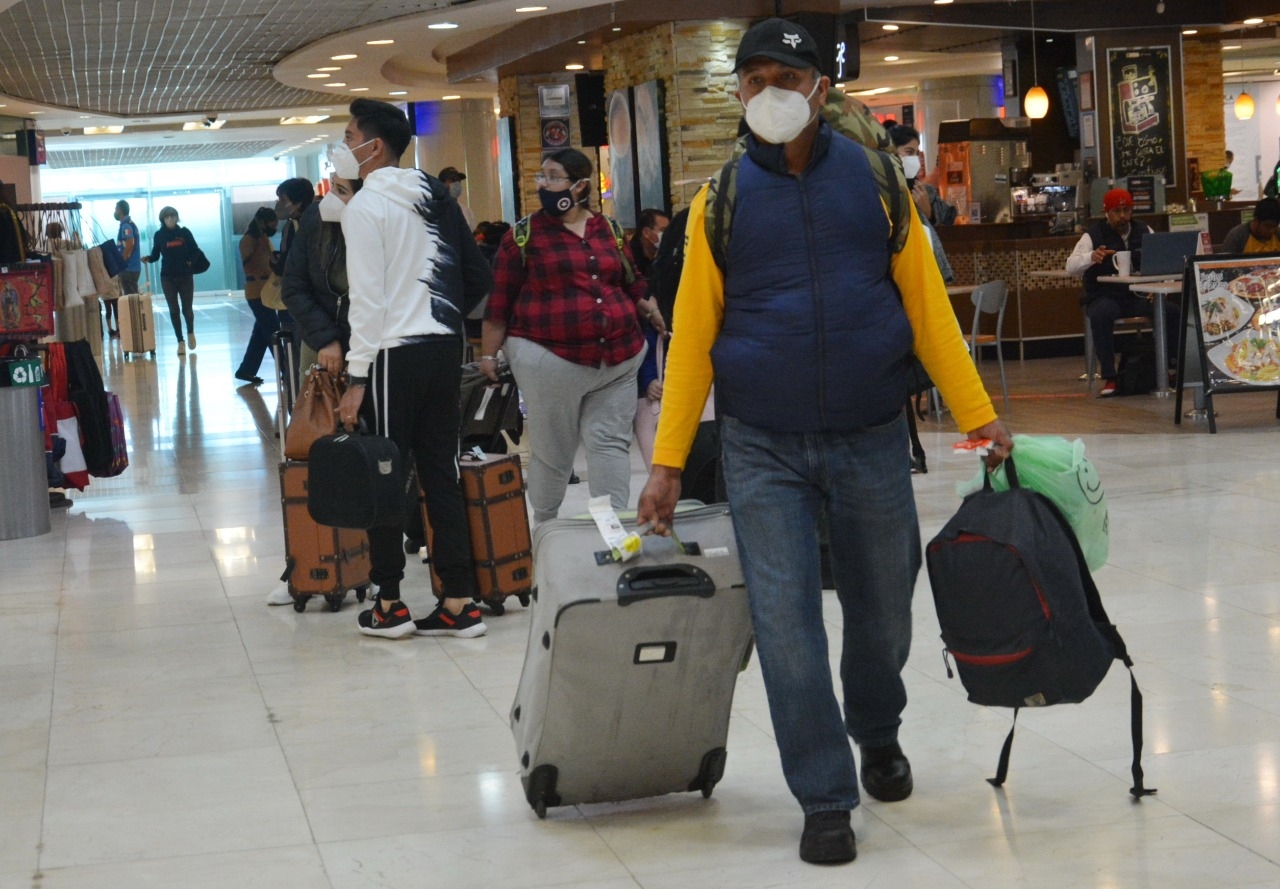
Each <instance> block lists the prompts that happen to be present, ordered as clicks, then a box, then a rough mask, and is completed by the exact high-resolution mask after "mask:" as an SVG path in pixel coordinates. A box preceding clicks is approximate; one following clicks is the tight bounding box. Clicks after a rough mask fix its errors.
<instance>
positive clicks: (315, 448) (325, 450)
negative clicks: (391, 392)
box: [307, 431, 410, 529]
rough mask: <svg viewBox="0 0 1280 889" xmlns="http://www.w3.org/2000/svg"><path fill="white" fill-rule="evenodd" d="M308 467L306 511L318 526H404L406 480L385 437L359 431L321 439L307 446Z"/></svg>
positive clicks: (393, 447)
mask: <svg viewBox="0 0 1280 889" xmlns="http://www.w3.org/2000/svg"><path fill="white" fill-rule="evenodd" d="M308 464H309V466H308V470H309V472H308V480H307V512H309V513H310V514H311V518H312V519H314V520H315V521H316V522H318V523H319V524H321V525H331V526H333V527H336V528H365V529H368V528H374V527H384V526H387V525H401V524H403V523H404V519H405V502H406V498H407V491H408V485H409V481H410V477H409V473H408V472H406V470H405V465H404V459H403V458H402V457H401V455H400V449H399V448H398V447H396V445H395V442H393V441H392V440H391V439H389V438H383V437H382V436H380V435H370V434H368V433H366V432H364V431H360V432H339V433H338V434H337V435H326V436H323V437H322V438H318V439H316V441H315V443H314V444H312V445H311V452H310V455H309V458H308Z"/></svg>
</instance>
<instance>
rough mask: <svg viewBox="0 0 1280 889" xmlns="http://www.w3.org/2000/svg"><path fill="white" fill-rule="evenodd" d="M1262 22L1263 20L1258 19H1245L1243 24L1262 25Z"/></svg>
mask: <svg viewBox="0 0 1280 889" xmlns="http://www.w3.org/2000/svg"><path fill="white" fill-rule="evenodd" d="M1263 21H1264V19H1260V18H1251V19H1245V20H1244V23H1245V24H1246V25H1260V24H1262V23H1263Z"/></svg>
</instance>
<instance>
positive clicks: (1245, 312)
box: [1192, 256, 1280, 391]
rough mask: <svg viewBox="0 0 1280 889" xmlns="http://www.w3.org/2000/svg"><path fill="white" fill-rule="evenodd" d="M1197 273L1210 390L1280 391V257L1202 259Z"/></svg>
mask: <svg viewBox="0 0 1280 889" xmlns="http://www.w3.org/2000/svg"><path fill="white" fill-rule="evenodd" d="M1192 274H1193V276H1194V278H1195V280H1194V285H1195V287H1194V293H1195V300H1196V308H1197V309H1198V312H1197V313H1196V316H1195V317H1196V320H1197V325H1196V327H1197V335H1198V338H1199V346H1200V349H1201V351H1202V355H1203V356H1204V368H1205V371H1206V373H1207V379H1206V381H1205V382H1206V384H1207V386H1208V388H1209V389H1211V390H1218V391H1231V390H1241V389H1257V388H1280V256H1257V257H1240V256H1237V257H1232V258H1230V259H1227V258H1224V259H1209V258H1207V257H1206V258H1203V259H1200V258H1197V260H1196V261H1195V262H1194V263H1193V266H1192Z"/></svg>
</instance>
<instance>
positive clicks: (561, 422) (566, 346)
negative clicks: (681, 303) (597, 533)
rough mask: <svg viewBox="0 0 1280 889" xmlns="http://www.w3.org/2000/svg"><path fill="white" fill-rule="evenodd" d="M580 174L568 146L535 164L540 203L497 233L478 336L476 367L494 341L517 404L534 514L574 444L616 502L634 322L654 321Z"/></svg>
mask: <svg viewBox="0 0 1280 889" xmlns="http://www.w3.org/2000/svg"><path fill="white" fill-rule="evenodd" d="M592 175H593V171H592V167H591V161H589V160H588V159H587V156H586V155H584V154H583V153H582V152H580V151H578V150H577V149H574V148H564V149H561V150H559V151H554V152H552V153H551V154H549V155H547V157H546V159H545V160H544V161H543V162H542V171H541V172H540V173H538V175H537V177H536V181H537V184H538V198H539V200H540V201H541V203H542V209H541V210H540V211H539V212H537V213H534V214H533V215H532V216H530V217H528V218H527V219H524V220H521V221H520V222H519V223H517V224H516V227H515V228H514V229H512V230H511V232H509V233H508V234H507V235H506V236H504V237H503V239H502V246H500V247H499V248H498V257H497V260H496V262H495V264H494V281H493V293H492V294H491V295H490V297H489V307H488V309H487V310H486V313H485V320H484V325H483V334H482V337H481V348H482V351H483V353H484V354H482V355H481V356H480V369H481V370H482V371H483V372H484V373H485V375H486V376H488V377H489V378H490V379H491V380H494V381H495V382H496V381H497V379H498V360H497V355H498V350H499V349H502V350H504V351H505V352H506V356H507V361H508V362H510V364H511V371H512V373H513V374H514V375H515V378H516V383H517V384H518V385H519V386H520V392H521V394H522V395H523V396H524V400H525V404H526V405H527V407H528V409H529V502H530V504H531V505H532V507H533V519H534V521H535V522H545V521H546V520H547V519H553V518H555V517H556V515H557V514H558V513H559V511H560V504H561V502H562V501H563V500H564V494H565V489H566V487H567V486H568V484H569V477H570V475H571V474H572V473H573V458H574V456H575V454H577V451H578V445H579V444H581V445H583V446H584V447H585V448H586V452H587V484H588V486H589V488H590V490H591V496H592V497H598V496H602V495H604V494H608V495H609V499H610V501H611V502H612V503H613V506H614V508H615V509H626V507H627V500H628V499H629V497H630V493H631V427H632V421H633V420H634V418H635V413H636V372H637V370H638V369H639V367H640V362H641V360H642V359H643V357H644V348H645V346H644V336H643V335H642V334H641V332H640V324H639V321H640V319H641V318H645V319H648V320H649V322H650V323H651V324H653V326H654V327H655V328H656V329H657V330H658V331H659V332H662V331H665V330H666V326H665V325H664V324H663V321H662V316H661V315H660V314H659V313H658V309H657V305H656V303H655V302H654V300H653V299H652V298H649V297H647V296H646V295H645V291H646V283H645V280H644V278H642V277H640V276H638V275H636V274H635V262H634V259H633V258H632V256H631V251H630V249H629V248H628V247H627V245H626V242H625V240H624V239H623V238H622V234H621V231H622V230H621V228H619V227H618V223H617V222H615V221H614V220H612V219H610V218H608V217H607V216H604V215H602V214H599V213H594V212H592V211H591V209H590V205H589V202H590V198H591V182H592ZM517 237H519V238H520V239H522V240H523V243H521V242H520V241H518V240H517Z"/></svg>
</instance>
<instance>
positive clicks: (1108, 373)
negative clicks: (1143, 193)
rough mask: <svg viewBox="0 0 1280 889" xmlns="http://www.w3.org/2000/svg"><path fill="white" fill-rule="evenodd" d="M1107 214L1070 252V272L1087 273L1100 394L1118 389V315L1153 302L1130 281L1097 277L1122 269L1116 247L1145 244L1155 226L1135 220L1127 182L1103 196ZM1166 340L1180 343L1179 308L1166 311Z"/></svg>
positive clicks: (1145, 309) (1142, 310) (1145, 311)
mask: <svg viewBox="0 0 1280 889" xmlns="http://www.w3.org/2000/svg"><path fill="white" fill-rule="evenodd" d="M1102 209H1103V212H1104V213H1105V215H1106V218H1105V219H1103V220H1101V221H1100V222H1096V223H1094V224H1093V225H1091V226H1090V227H1089V228H1088V230H1087V231H1085V233H1084V234H1083V235H1081V237H1080V240H1079V242H1078V243H1077V244H1076V247H1075V250H1073V251H1072V253H1071V255H1070V256H1069V257H1067V273H1068V274H1070V275H1080V276H1081V277H1083V278H1084V296H1083V297H1081V303H1082V304H1083V305H1084V312H1085V315H1086V316H1087V317H1088V319H1089V328H1090V330H1092V331H1093V348H1094V352H1095V353H1096V354H1097V356H1098V364H1099V365H1100V366H1101V369H1102V381H1103V382H1102V390H1101V391H1100V392H1098V397H1099V398H1107V397H1109V396H1112V395H1115V394H1116V338H1115V322H1116V320H1117V319H1119V318H1129V317H1133V316H1135V315H1146V316H1147V317H1148V318H1150V317H1151V315H1152V311H1153V310H1152V307H1151V303H1150V302H1148V301H1147V299H1146V297H1143V296H1139V295H1138V294H1136V293H1134V292H1133V291H1131V290H1130V289H1129V285H1128V284H1118V283H1113V282H1109V281H1099V280H1098V279H1099V278H1103V277H1108V276H1112V275H1116V274H1118V271H1117V269H1116V261H1115V255H1116V253H1117V252H1118V251H1121V250H1129V251H1134V250H1138V249H1140V248H1141V245H1142V236H1143V235H1145V234H1146V233H1147V232H1149V231H1151V229H1150V227H1149V226H1147V224H1146V223H1144V222H1141V221H1134V218H1133V195H1131V194H1129V192H1127V191H1125V190H1124V189H1123V188H1113V189H1111V190H1110V191H1109V192H1107V193H1106V194H1105V195H1104V196H1103V198H1102ZM1165 330H1166V337H1167V339H1166V340H1165V342H1166V343H1170V344H1175V343H1177V331H1178V313H1177V312H1176V311H1170V312H1166V313H1165Z"/></svg>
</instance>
